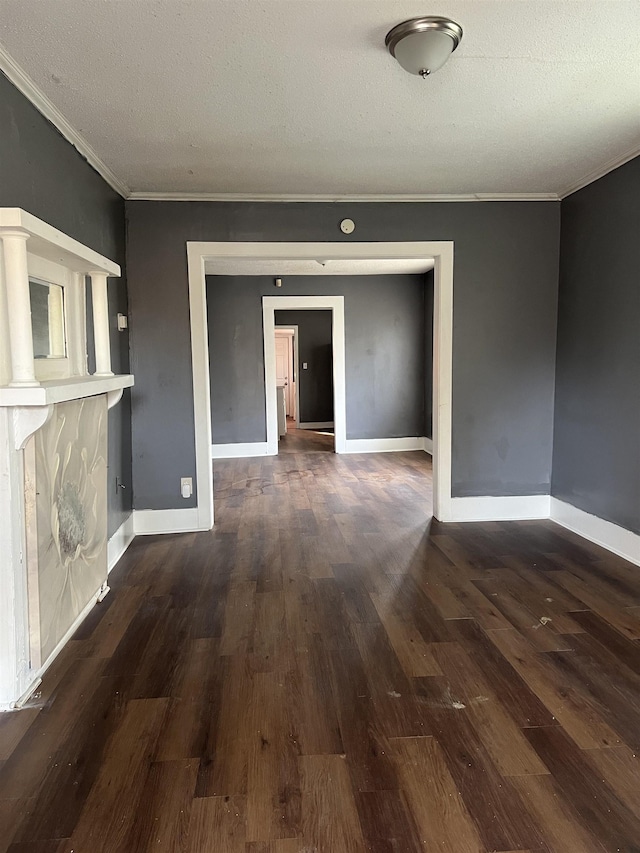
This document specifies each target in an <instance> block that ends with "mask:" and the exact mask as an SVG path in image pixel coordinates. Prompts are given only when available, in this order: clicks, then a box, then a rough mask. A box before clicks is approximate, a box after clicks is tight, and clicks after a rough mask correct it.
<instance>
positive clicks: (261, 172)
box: [0, 0, 640, 196]
mask: <svg viewBox="0 0 640 853" xmlns="http://www.w3.org/2000/svg"><path fill="white" fill-rule="evenodd" d="M418 14H445V15H448V16H450V17H452V18H454V20H456V21H458V22H459V23H460V24H461V25H462V26H463V28H464V37H463V39H462V43H461V45H460V47H459V48H458V50H457V51H456V52H455V53H454V54H453V56H452V57H451V59H450V60H449V62H448V63H447V64H446V65H445V66H444V67H443V68H442V69H441V70H440V71H438V72H437V73H436V74H434V75H433V77H431V78H429V79H428V80H426V81H423V80H422V79H420V78H418V77H412V76H410V75H408V74H407V73H406V72H404V71H402V69H401V68H400V66H399V65H398V64H397V63H396V62H395V61H394V60H393V59H392V58H391V57H390V56H389V54H388V53H387V51H386V49H385V47H384V36H385V34H386V32H387V30H388V29H389V28H390V27H391V26H393V25H394V24H396V23H398V22H400V21H402V20H404V19H405V18H408V17H412V16H415V15H418ZM0 43H2V44H3V45H4V47H5V48H6V51H7V52H8V53H9V54H10V55H11V57H13V59H14V60H15V61H16V62H17V63H18V64H19V65H20V66H21V67H22V68H23V69H24V70H25V71H26V73H27V74H28V75H29V76H30V77H31V78H32V79H33V81H35V83H36V84H37V86H39V87H40V88H41V90H42V91H43V92H44V93H45V95H47V96H48V97H49V99H50V100H51V101H52V102H53V104H54V105H55V106H56V107H57V108H58V109H59V110H60V112H61V113H62V114H63V115H64V117H65V118H66V119H68V121H69V122H70V123H71V125H73V126H74V127H75V128H76V130H78V131H79V132H80V133H81V134H82V135H83V136H84V137H85V138H86V140H87V141H88V142H89V144H90V145H91V146H92V147H93V149H94V150H95V151H96V152H97V154H98V155H99V157H100V158H101V159H102V160H103V161H104V162H105V163H106V165H107V166H108V167H109V168H110V169H111V170H112V171H113V172H114V173H115V174H116V175H117V176H118V177H119V178H120V179H121V180H122V181H123V182H124V183H125V184H126V185H127V186H128V187H129V188H130V189H131V190H133V191H142V192H152V191H156V192H164V193H170V192H182V193H198V192H209V193H246V194H252V195H257V194H276V195H278V196H283V195H286V194H301V195H313V194H324V195H336V196H340V195H357V194H379V195H382V194H393V195H398V194H410V195H417V194H438V193H444V194H473V193H479V194H482V193H490V194H497V193H517V194H523V193H561V192H562V191H563V190H564V189H565V188H567V187H568V186H571V185H572V184H575V183H577V182H579V181H580V180H581V179H583V178H584V177H585V176H586V175H587V174H589V173H590V172H592V171H594V170H597V169H599V168H600V167H601V166H602V165H603V164H604V163H607V162H609V161H613V160H615V159H616V158H620V157H622V156H624V155H626V154H628V152H629V151H630V150H632V149H633V147H634V146H635V145H637V144H638V141H639V138H640V2H638V0H627V2H618V0H601V1H600V2H590V0H447V1H446V2H442V1H441V2H440V3H439V4H438V5H437V7H434V6H433V5H432V4H431V3H429V2H417V0H398V2H389V0H199V2H195V1H194V0H110V2H105V0H55V2H54V0H0Z"/></svg>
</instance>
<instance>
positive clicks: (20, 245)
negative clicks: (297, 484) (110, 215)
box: [0, 208, 134, 710]
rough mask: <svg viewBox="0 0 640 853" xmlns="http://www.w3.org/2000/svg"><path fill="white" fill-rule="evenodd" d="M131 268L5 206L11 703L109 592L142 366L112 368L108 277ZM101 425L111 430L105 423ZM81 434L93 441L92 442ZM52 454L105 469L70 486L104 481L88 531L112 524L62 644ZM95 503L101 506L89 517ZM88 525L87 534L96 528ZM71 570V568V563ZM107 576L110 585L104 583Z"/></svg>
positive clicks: (0, 461) (0, 335)
mask: <svg viewBox="0 0 640 853" xmlns="http://www.w3.org/2000/svg"><path fill="white" fill-rule="evenodd" d="M119 275H120V267H119V266H118V264H116V263H114V262H113V261H111V260H110V259H109V258H105V257H103V256H102V255H100V254H99V253H98V252H95V251H94V250H93V249H90V248H89V247H87V246H84V245H82V244H81V243H79V242H78V241H77V240H74V239H72V238H71V237H69V236H68V235H66V234H64V233H63V232H61V231H59V230H57V229H56V228H53V227H52V226H51V225H49V224H47V223H46V222H43V221H42V220H40V219H38V218H37V217H35V216H33V215H32V214H30V213H28V212H27V211H24V210H21V209H19V208H0V588H1V589H2V595H0V710H7V709H9V708H15V707H19V706H20V705H21V702H22V701H23V699H24V698H25V697H26V696H28V695H29V694H30V693H31V692H32V691H33V689H34V688H35V686H36V685H37V683H38V681H39V679H40V676H41V675H42V673H43V672H44V670H45V669H46V668H47V666H48V665H49V664H50V662H51V661H52V660H53V659H54V658H55V656H56V654H57V653H58V651H59V650H60V648H62V646H63V645H64V643H65V642H66V641H67V639H68V637H69V636H70V635H71V633H72V631H73V630H74V629H75V627H76V626H77V624H79V622H80V621H81V620H82V618H84V616H86V614H87V613H88V611H89V609H90V608H91V607H92V606H93V604H94V603H95V601H96V600H97V599H98V598H99V597H100V596H101V595H102V594H103V592H104V589H105V588H106V589H107V590H108V587H107V585H106V573H107V563H106V512H107V510H106V507H107V479H106V469H107V459H106V447H107V440H106V435H107V429H108V427H107V421H108V418H107V409H108V408H111V407H113V406H115V405H116V404H117V403H118V401H119V400H120V398H121V397H122V393H123V390H124V389H125V388H129V387H131V386H132V385H133V383H134V378H133V376H131V375H130V374H124V375H114V374H113V372H112V370H111V352H110V331H112V330H113V329H114V328H115V322H113V321H114V320H115V318H114V317H113V316H112V317H110V316H109V301H108V292H107V280H108V277H109V276H119ZM88 282H90V288H91V305H92V311H91V314H92V317H93V342H94V355H95V366H96V369H95V372H94V373H93V374H90V373H89V370H88V354H87V340H88V337H87V328H86V316H87V302H86V298H87V287H88ZM41 285H44V287H45V288H46V290H44V295H43V291H39V289H38V286H41ZM43 305H44V307H43ZM43 311H44V316H43V314H42V312H43ZM32 312H33V320H32ZM34 342H35V344H36V346H34ZM90 398H94V399H90ZM74 401H75V402H74ZM94 421H95V424H99V427H98V426H96V427H94ZM80 424H84V425H85V426H84V427H82V429H84V433H81V432H79V430H80V426H79V425H80ZM87 424H88V425H89V426H88V427H87ZM61 435H62V436H63V439H61V440H64V442H66V444H65V445H64V448H63V450H60V449H58V448H57V445H55V443H52V440H53V439H56V438H57V437H59V436H61ZM82 436H84V437H82ZM94 438H95V439H96V442H97V443H96V444H95V447H100V448H102V450H100V452H99V454H98V451H97V450H95V449H94V451H91V452H87V450H86V447H87V446H88V445H87V442H89V445H91V443H92V442H93V439H94ZM81 440H82V441H84V442H85V443H84V444H80V442H81ZM47 442H48V443H47ZM38 448H39V449H38ZM74 448H76V449H74ZM63 451H64V452H63ZM38 454H39V455H38ZM74 454H75V455H74ZM58 459H60V460H62V462H61V464H58V463H57V462H56V460H58ZM38 460H39V461H38ZM48 460H52V469H51V471H52V472H53V473H52V474H51V476H53V474H55V473H56V472H58V471H59V470H60V468H61V465H62V467H64V465H68V464H72V463H73V462H74V460H76V461H77V460H79V462H81V463H82V465H85V467H86V464H85V463H87V460H88V462H89V463H91V464H93V465H94V467H93V468H92V469H91V471H90V472H89V473H90V474H91V477H92V478H93V479H91V480H89V479H87V478H88V477H89V474H87V472H86V471H85V470H84V468H82V471H81V472H80V474H77V473H75V469H74V471H72V470H71V468H69V474H68V475H65V476H68V478H69V479H67V480H66V481H65V482H66V483H70V484H71V485H73V484H77V483H78V482H79V481H78V480H77V477H79V476H82V477H84V480H82V483H84V484H86V483H89V482H90V485H91V487H92V488H94V489H97V491H94V493H93V497H92V498H91V500H89V498H86V501H87V503H85V504H84V507H85V508H86V511H87V518H89V521H88V527H87V530H88V531H89V532H87V534H86V536H87V537H89V536H94V537H95V535H97V534H96V530H98V528H99V530H100V534H99V539H97V540H96V539H95V538H94V539H91V540H89V539H87V540H86V541H87V542H89V541H90V543H91V547H89V545H87V547H86V553H87V554H93V553H94V552H95V553H96V554H99V555H100V556H99V558H97V559H96V560H95V561H94V563H93V564H92V565H89V563H88V564H87V565H88V566H89V568H88V574H87V577H90V580H89V584H90V585H91V589H88V588H86V584H85V586H84V587H82V583H80V586H79V589H80V587H82V589H81V593H80V595H81V597H82V600H81V601H80V598H78V602H76V601H75V599H74V607H75V606H76V604H79V611H78V613H76V612H75V610H74V611H73V612H72V617H71V618H70V619H68V620H67V621H68V625H67V621H63V622H61V623H60V624H58V623H56V631H57V634H55V637H56V639H55V643H54V642H53V640H51V638H52V637H53V636H54V634H53V633H49V634H48V635H47V637H48V640H47V642H46V643H45V642H44V640H43V636H44V634H43V635H41V634H40V631H39V625H38V619H37V614H38V612H41V611H38V590H42V589H45V590H47V589H48V584H49V583H53V584H54V587H55V582H56V579H57V578H59V577H63V575H60V574H58V569H57V567H56V565H57V564H56V563H55V562H54V563H53V564H51V563H47V566H48V569H47V571H48V572H49V573H48V574H45V575H42V576H40V575H39V567H40V565H41V563H40V556H39V555H40V553H41V552H42V553H44V551H43V550H42V549H41V548H40V547H39V542H40V541H44V542H45V544H46V542H47V541H48V540H47V539H46V537H47V536H48V535H49V534H48V533H47V529H46V524H44V523H43V524H42V529H43V530H44V536H45V539H44V540H38V539H37V537H36V533H35V531H36V529H37V530H38V531H40V529H41V521H43V520H47V519H49V518H50V516H51V510H50V507H55V506H57V504H56V503H55V501H57V500H59V499H60V494H61V492H60V487H59V485H56V486H55V488H54V494H53V498H52V501H53V502H52V503H50V504H49V505H44V504H43V503H42V501H43V495H45V491H46V490H43V489H39V490H38V487H37V483H38V479H37V478H39V477H40V473H38V472H43V471H44V473H45V475H46V476H49V469H48V468H47V461H48ZM69 460H71V462H69ZM38 466H39V467H38ZM76 467H77V466H76ZM56 476H57V474H56ZM74 477H75V478H76V479H74ZM94 480H95V482H94ZM96 484H99V485H97V486H96ZM52 488H53V486H52ZM87 488H88V487H87ZM81 493H82V498H83V500H84V499H85V488H84V486H83V488H82V489H80V491H78V495H80V494H81ZM87 494H88V493H87ZM56 496H57V497H56ZM47 500H48V498H47ZM36 505H37V506H36ZM94 506H99V507H100V510H99V512H97V513H94V516H91V517H89V516H90V510H91V508H92V507H94ZM83 511H84V510H83V509H82V505H81V509H80V512H83ZM56 517H57V518H58V519H61V518H63V517H64V516H63V515H57V516H56ZM96 518H97V522H98V523H97V524H96ZM83 520H84V516H83ZM90 528H91V529H90ZM82 531H83V532H82V534H81V535H82V537H84V535H85V533H84V527H82ZM91 531H93V532H91ZM38 535H39V534H38ZM79 535H80V534H79ZM96 542H97V550H96ZM58 544H59V543H58ZM84 545H85V539H84V538H81V539H79V540H78V545H77V547H76V546H75V545H74V548H76V551H75V552H74V553H76V554H78V553H80V552H82V550H83V548H84ZM48 553H51V549H49V552H48ZM65 553H66V552H65ZM43 559H44V558H43ZM65 559H66V560H67V562H66V563H65V566H67V563H68V559H67V557H65ZM74 559H75V557H74ZM86 559H87V560H90V559H94V558H93V557H91V558H90V557H89V556H87V558H86ZM103 563H104V566H103ZM42 565H44V563H42ZM61 571H62V572H63V573H64V572H65V571H66V569H65V567H64V566H62V568H61ZM51 572H53V574H51ZM78 577H80V578H82V575H78ZM102 577H103V578H104V582H103V581H102V580H99V578H102ZM38 584H40V586H38ZM94 586H95V587H97V589H94ZM55 589H57V587H55ZM55 589H54V592H55ZM52 594H53V593H52ZM74 595H75V592H74ZM34 601H35V602H36V604H35V606H34ZM56 601H57V599H56ZM40 603H42V601H40ZM42 624H45V623H44V622H43V623H42Z"/></svg>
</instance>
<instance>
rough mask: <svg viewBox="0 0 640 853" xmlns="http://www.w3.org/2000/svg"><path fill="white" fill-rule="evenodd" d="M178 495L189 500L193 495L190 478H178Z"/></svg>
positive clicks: (191, 479)
mask: <svg viewBox="0 0 640 853" xmlns="http://www.w3.org/2000/svg"><path fill="white" fill-rule="evenodd" d="M180 494H181V495H182V497H183V498H190V497H191V495H192V494H193V478H192V477H181V478H180Z"/></svg>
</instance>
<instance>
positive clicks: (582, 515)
mask: <svg viewBox="0 0 640 853" xmlns="http://www.w3.org/2000/svg"><path fill="white" fill-rule="evenodd" d="M550 518H551V520H552V521H555V522H556V524H559V525H561V526H562V527H566V528H567V530H572V531H573V532H574V533H577V534H578V536H583V537H584V538H585V539H588V540H589V541H590V542H595V543H596V545H601V546H602V547H603V548H606V549H607V551H613V553H614V554H617V555H618V556H619V557H624V559H625V560H629V562H631V563H635V564H636V565H637V566H640V536H638V534H637V533H633V532H632V531H631V530H627V529H626V528H624V527H620V526H619V525H618V524H613V522H611V521H605V519H604V518H599V517H598V516H597V515H591V513H589V512H585V511H584V510H582V509H578V508H577V507H575V506H572V505H571V504H568V503H565V502H564V501H560V500H558V499H557V498H553V497H552V498H551V511H550Z"/></svg>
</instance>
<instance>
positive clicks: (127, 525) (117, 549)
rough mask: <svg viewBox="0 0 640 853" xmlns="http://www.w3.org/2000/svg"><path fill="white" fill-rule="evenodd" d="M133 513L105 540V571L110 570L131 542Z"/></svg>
mask: <svg viewBox="0 0 640 853" xmlns="http://www.w3.org/2000/svg"><path fill="white" fill-rule="evenodd" d="M133 537H134V532H133V513H131V515H129V516H128V517H127V518H126V519H125V520H124V521H123V522H122V524H121V525H120V527H119V528H118V529H117V530H116V532H115V533H114V534H113V536H112V537H111V538H110V539H109V541H108V542H107V571H108V572H110V571H111V570H112V569H113V568H114V567H115V565H116V564H117V562H118V560H119V559H120V557H122V555H123V554H124V552H125V551H126V550H127V548H128V547H129V545H131V543H132V542H133Z"/></svg>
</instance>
